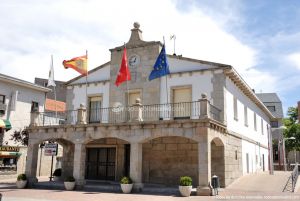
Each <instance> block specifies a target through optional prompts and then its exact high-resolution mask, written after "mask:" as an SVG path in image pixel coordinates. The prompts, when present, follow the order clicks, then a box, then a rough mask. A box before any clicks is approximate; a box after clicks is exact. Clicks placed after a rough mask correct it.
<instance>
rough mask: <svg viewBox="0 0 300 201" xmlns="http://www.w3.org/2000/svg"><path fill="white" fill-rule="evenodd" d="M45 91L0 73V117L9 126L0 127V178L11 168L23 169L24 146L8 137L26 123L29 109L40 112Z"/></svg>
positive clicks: (25, 125)
mask: <svg viewBox="0 0 300 201" xmlns="http://www.w3.org/2000/svg"><path fill="white" fill-rule="evenodd" d="M48 91H50V89H48V88H45V87H41V86H38V85H35V84H33V83H30V82H27V81H24V80H20V79H17V78H14V77H10V76H7V75H3V74H0V100H1V102H0V119H1V121H5V122H6V123H8V124H9V125H10V128H7V127H2V128H0V134H1V151H0V163H1V164H0V167H1V174H0V178H2V176H3V175H5V174H6V173H10V174H11V173H12V172H14V171H16V172H18V173H23V172H25V163H26V161H25V160H26V147H24V146H23V145H22V144H21V143H20V142H15V141H14V140H12V134H13V133H14V132H15V131H22V130H23V129H24V128H26V127H28V126H29V124H30V122H31V121H30V118H31V112H32V111H39V112H43V111H44V103H45V93H47V92H48ZM3 177H5V176H3Z"/></svg>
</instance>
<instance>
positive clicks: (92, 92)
mask: <svg viewBox="0 0 300 201" xmlns="http://www.w3.org/2000/svg"><path fill="white" fill-rule="evenodd" d="M73 93H74V96H75V98H74V99H73V100H72V105H73V106H74V108H73V110H77V109H78V108H79V106H80V104H81V103H83V104H84V105H85V106H88V105H87V101H88V99H87V97H86V95H85V93H86V87H85V84H83V85H82V86H79V85H75V86H74V88H73ZM87 96H88V97H90V96H102V106H101V107H102V108H107V107H109V83H108V82H106V83H105V84H104V83H100V84H90V85H89V86H88V88H87Z"/></svg>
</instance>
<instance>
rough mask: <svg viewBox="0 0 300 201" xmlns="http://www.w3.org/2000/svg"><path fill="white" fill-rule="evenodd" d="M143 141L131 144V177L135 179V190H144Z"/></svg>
mask: <svg viewBox="0 0 300 201" xmlns="http://www.w3.org/2000/svg"><path fill="white" fill-rule="evenodd" d="M142 145H143V144H141V143H131V144H130V174H129V175H130V177H131V179H132V180H133V183H134V185H133V189H134V190H135V191H142V188H143V183H142V159H143V158H142V157H143V156H142V154H143V149H142Z"/></svg>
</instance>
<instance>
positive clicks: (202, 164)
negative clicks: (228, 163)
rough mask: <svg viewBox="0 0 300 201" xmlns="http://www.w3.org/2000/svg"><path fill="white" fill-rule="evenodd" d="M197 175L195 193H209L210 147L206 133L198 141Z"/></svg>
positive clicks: (206, 194)
mask: <svg viewBox="0 0 300 201" xmlns="http://www.w3.org/2000/svg"><path fill="white" fill-rule="evenodd" d="M198 177H199V186H198V187H197V195H205V196H208V195H211V185H210V180H211V147H210V142H209V141H208V137H207V134H205V135H202V139H201V141H200V142H199V143H198Z"/></svg>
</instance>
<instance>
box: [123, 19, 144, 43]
mask: <svg viewBox="0 0 300 201" xmlns="http://www.w3.org/2000/svg"><path fill="white" fill-rule="evenodd" d="M133 27H134V28H133V29H131V36H130V39H129V41H128V43H127V44H140V43H143V42H144V41H143V36H142V31H141V30H140V24H139V23H138V22H135V23H133Z"/></svg>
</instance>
